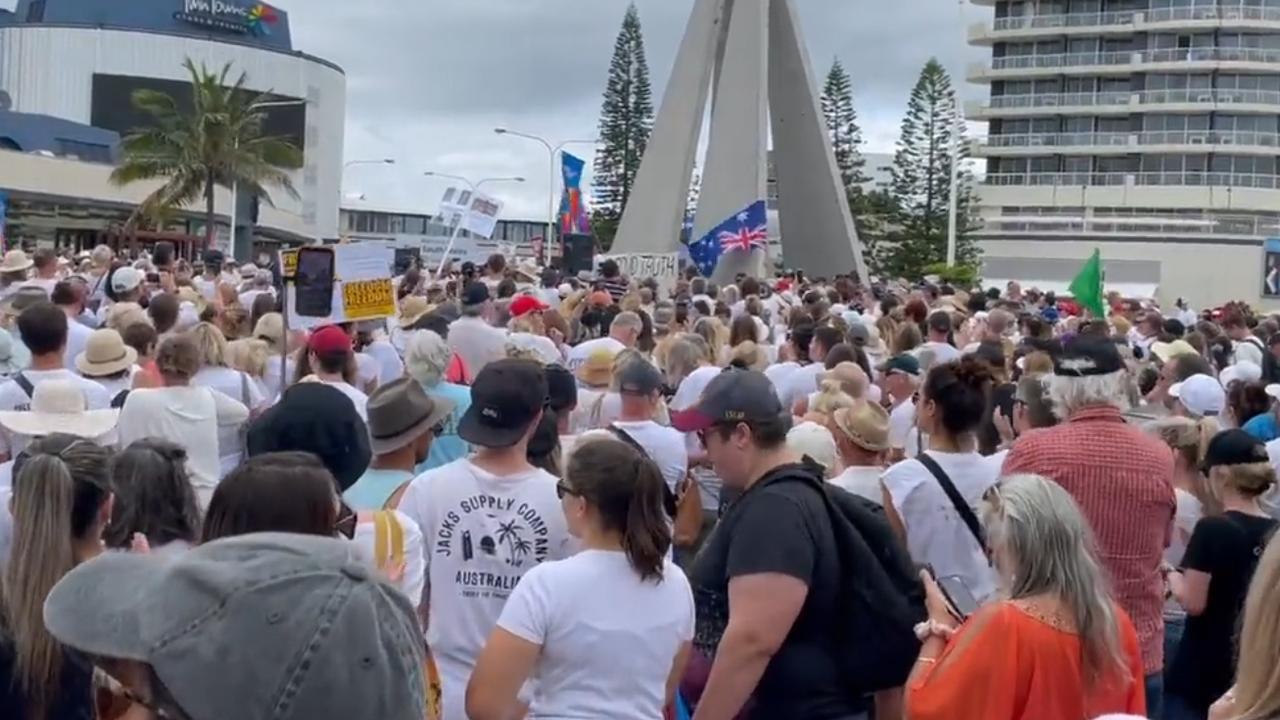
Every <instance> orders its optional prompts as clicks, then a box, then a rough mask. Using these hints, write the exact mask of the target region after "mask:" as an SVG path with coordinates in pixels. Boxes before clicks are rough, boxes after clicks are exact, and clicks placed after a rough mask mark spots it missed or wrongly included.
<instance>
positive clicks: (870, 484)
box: [827, 466, 884, 505]
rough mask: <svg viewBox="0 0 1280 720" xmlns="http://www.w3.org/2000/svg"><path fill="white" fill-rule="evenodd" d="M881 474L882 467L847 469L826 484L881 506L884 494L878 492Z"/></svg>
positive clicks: (882, 472) (882, 471)
mask: <svg viewBox="0 0 1280 720" xmlns="http://www.w3.org/2000/svg"><path fill="white" fill-rule="evenodd" d="M883 474H884V468H882V467H875V466H855V467H847V468H845V469H844V472H842V473H840V474H839V475H837V476H835V477H833V478H831V479H830V480H828V481H827V482H829V483H831V484H832V485H835V486H836V487H838V488H840V489H842V490H847V491H849V492H851V493H853V494H854V495H858V496H861V497H864V498H866V499H868V500H870V501H871V502H873V503H875V504H877V505H881V504H883V503H884V493H882V492H880V476H881V475H883Z"/></svg>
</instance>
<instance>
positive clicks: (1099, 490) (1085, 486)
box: [1003, 405, 1176, 675]
mask: <svg viewBox="0 0 1280 720" xmlns="http://www.w3.org/2000/svg"><path fill="white" fill-rule="evenodd" d="M1011 473H1033V474H1036V475H1042V476H1044V477H1047V478H1049V479H1051V480H1054V481H1055V482H1057V483H1058V484H1059V485H1061V486H1062V487H1063V488H1065V489H1066V491H1067V492H1069V493H1071V496H1072V497H1074V498H1075V500H1076V503H1077V504H1079V506H1080V509H1081V511H1083V512H1084V516H1085V518H1086V519H1088V521H1089V524H1090V525H1091V526H1092V527H1093V533H1094V536H1095V537H1096V538H1097V544H1098V554H1099V559H1100V560H1101V561H1102V565H1103V567H1105V568H1106V569H1107V572H1108V573H1109V574H1110V575H1111V587H1112V591H1113V592H1114V593H1115V598H1116V602H1118V603H1119V604H1120V606H1121V607H1123V608H1124V609H1125V612H1127V613H1129V617H1131V618H1133V623H1134V625H1135V627H1136V628H1137V630H1138V640H1139V642H1140V644H1141V646H1142V664H1143V668H1144V670H1145V672H1146V673H1147V674H1148V675H1150V674H1151V673H1154V672H1157V671H1159V670H1160V669H1161V668H1162V667H1164V618H1163V614H1162V608H1163V605H1164V580H1163V578H1162V577H1161V575H1160V563H1161V561H1162V559H1163V557H1162V556H1163V553H1164V549H1165V548H1166V547H1168V545H1169V540H1170V538H1171V533H1172V530H1173V514H1174V509H1175V507H1176V504H1175V502H1174V498H1173V482H1172V479H1173V452H1172V451H1171V450H1170V449H1169V447H1168V446H1167V445H1165V444H1164V443H1163V442H1161V441H1160V440H1158V439H1156V438H1155V437H1153V436H1151V435H1148V434H1147V433H1145V432H1143V431H1142V430H1140V429H1138V428H1136V427H1134V426H1132V425H1129V424H1128V423H1126V422H1125V421H1124V418H1123V417H1121V415H1120V411H1119V410H1118V409H1116V408H1114V407H1111V406H1102V405H1099V406H1094V407H1088V408H1085V409H1083V410H1080V411H1078V412H1076V413H1075V414H1074V415H1072V416H1071V418H1070V419H1069V420H1067V422H1065V423H1063V424H1062V425H1059V426H1057V427H1052V428H1046V429H1043V430H1035V431H1033V432H1030V433H1027V434H1026V435H1024V436H1023V437H1021V438H1019V439H1018V441H1017V442H1016V443H1014V445H1013V449H1012V450H1010V451H1009V455H1008V457H1006V458H1005V461H1004V468H1003V474H1005V475H1008V474H1011Z"/></svg>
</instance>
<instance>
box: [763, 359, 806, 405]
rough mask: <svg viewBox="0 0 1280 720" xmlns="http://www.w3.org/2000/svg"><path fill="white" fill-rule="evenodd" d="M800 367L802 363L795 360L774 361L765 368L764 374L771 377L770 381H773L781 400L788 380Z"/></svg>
mask: <svg viewBox="0 0 1280 720" xmlns="http://www.w3.org/2000/svg"><path fill="white" fill-rule="evenodd" d="M799 369H800V363H798V362H795V361H794V360H788V361H786V362H780V363H774V364H773V365H770V366H769V367H767V368H765V369H764V376H765V377H767V378H769V382H771V383H773V392H774V393H776V394H777V396H778V401H779V402H781V401H782V399H783V394H782V393H783V391H784V390H786V386H787V382H788V381H789V380H790V379H791V375H792V374H794V373H795V372H796V371H797V370H799Z"/></svg>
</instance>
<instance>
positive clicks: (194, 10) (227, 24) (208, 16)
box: [173, 0, 280, 37]
mask: <svg viewBox="0 0 1280 720" xmlns="http://www.w3.org/2000/svg"><path fill="white" fill-rule="evenodd" d="M173 17H174V18H176V19H178V20H181V21H182V22H186V23H191V24H192V25H201V26H204V27H207V28H211V29H213V30H222V31H224V32H232V33H240V34H241V35H253V36H256V37H262V36H266V35H270V34H271V26H273V25H275V24H276V21H277V20H279V17H280V16H279V15H277V14H276V10H275V8H273V7H271V6H270V5H267V4H266V3H250V4H242V3H239V2H233V1H232V0H182V9H181V10H179V11H178V12H176V13H174V14H173Z"/></svg>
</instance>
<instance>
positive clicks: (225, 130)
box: [111, 58, 302, 247]
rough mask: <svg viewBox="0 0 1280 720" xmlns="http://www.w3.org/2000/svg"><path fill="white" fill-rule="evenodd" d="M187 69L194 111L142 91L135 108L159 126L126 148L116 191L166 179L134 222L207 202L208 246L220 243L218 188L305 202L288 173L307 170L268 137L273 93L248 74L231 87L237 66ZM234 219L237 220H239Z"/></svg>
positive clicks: (128, 139) (282, 142)
mask: <svg viewBox="0 0 1280 720" xmlns="http://www.w3.org/2000/svg"><path fill="white" fill-rule="evenodd" d="M183 67H185V68H186V69H187V72H188V73H190V75H191V105H190V107H182V106H181V105H180V104H179V103H178V101H177V100H175V99H174V98H173V97H171V96H170V95H168V94H166V93H163V92H159V91H156V90H136V91H134V93H133V98H132V99H133V105H134V107H136V108H137V109H139V110H141V111H143V112H145V113H146V114H148V115H150V116H151V118H152V119H153V125H152V127H148V128H136V129H134V130H133V131H132V132H130V133H129V134H128V135H126V136H125V137H124V139H123V141H122V143H121V149H122V150H123V156H124V157H123V160H122V161H121V164H120V166H119V167H117V168H116V169H115V170H114V171H113V172H112V173H111V181H112V182H113V183H115V184H116V185H127V184H129V183H132V182H137V181H139V180H153V179H155V178H166V181H165V183H164V185H162V186H161V187H160V188H159V189H157V190H156V191H155V192H153V193H151V194H150V195H149V196H147V198H146V200H144V201H143V202H142V204H141V205H139V206H138V208H137V210H135V211H134V213H133V216H132V217H130V219H129V222H130V223H133V222H136V221H137V220H138V219H139V218H149V219H153V218H156V217H163V216H164V214H165V213H166V212H169V211H171V210H172V209H174V208H178V207H181V206H184V205H188V204H191V203H194V202H196V200H198V199H199V198H200V197H201V196H203V197H204V202H205V246H206V247H210V246H212V244H213V229H214V217H215V216H214V208H213V194H214V188H216V187H217V186H222V187H225V188H230V187H232V186H233V185H235V184H238V185H239V186H240V187H243V188H245V189H247V190H249V191H251V192H253V193H254V194H256V195H257V196H258V197H260V198H262V200H263V201H265V202H266V203H267V204H271V196H270V195H269V194H268V193H267V190H266V186H275V187H278V188H280V189H281V190H283V191H284V192H285V193H286V194H287V195H288V196H289V197H291V198H295V199H296V198H297V197H298V191H297V190H296V189H294V187H293V182H292V181H291V180H290V179H289V174H288V172H287V171H288V170H291V169H294V168H298V167H301V166H302V151H301V150H299V149H298V148H297V147H295V146H294V145H293V143H291V142H290V141H289V140H287V139H285V138H282V137H278V136H271V135H264V134H263V132H262V130H263V127H262V126H263V121H264V120H265V117H266V116H265V115H264V114H263V112H262V108H261V107H260V105H262V104H263V103H266V102H269V101H270V97H271V96H270V95H269V94H267V93H257V92H254V91H251V90H247V89H246V88H245V81H246V79H247V75H245V74H244V73H241V74H240V77H239V78H238V79H237V80H236V81H235V82H234V83H231V84H228V83H227V77H228V75H229V74H230V73H231V65H230V64H227V65H225V66H223V68H222V70H221V72H218V73H211V72H209V71H208V70H207V69H206V68H205V66H204V65H203V64H201V65H200V66H199V67H196V65H195V63H193V62H192V61H191V59H190V58H188V59H187V60H186V61H185V62H183ZM234 221H235V220H234V218H233V219H232V222H234Z"/></svg>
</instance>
